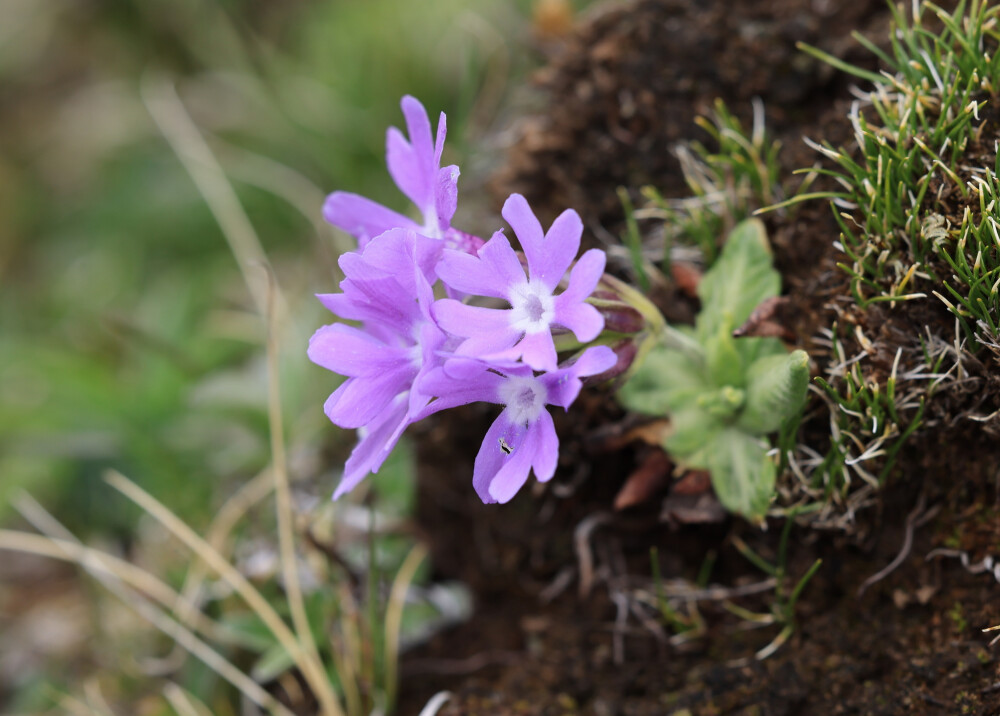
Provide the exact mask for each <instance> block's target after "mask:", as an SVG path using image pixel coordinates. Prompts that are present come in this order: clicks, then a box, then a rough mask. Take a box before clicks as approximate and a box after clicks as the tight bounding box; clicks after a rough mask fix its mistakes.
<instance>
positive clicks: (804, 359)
mask: <svg viewBox="0 0 1000 716" xmlns="http://www.w3.org/2000/svg"><path fill="white" fill-rule="evenodd" d="M808 388H809V356H808V355H807V354H806V352H805V351H801V350H799V351H793V352H792V353H789V354H786V355H774V356H767V357H765V358H761V359H760V360H758V361H756V362H755V363H754V364H753V365H752V366H750V370H748V371H747V388H746V403H745V407H744V409H743V413H742V414H741V415H740V419H739V421H738V422H737V425H738V426H739V427H740V428H741V429H743V430H746V431H747V432H749V433H753V434H757V435H763V434H765V433H769V432H772V431H774V430H777V429H778V428H779V427H780V426H781V423H783V422H784V421H785V420H787V419H788V418H790V417H791V416H793V415H794V414H795V413H796V412H797V411H798V410H799V408H800V407H801V406H802V402H803V401H804V400H805V398H806V391H807V390H808Z"/></svg>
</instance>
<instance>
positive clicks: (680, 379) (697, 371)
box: [618, 344, 712, 416]
mask: <svg viewBox="0 0 1000 716" xmlns="http://www.w3.org/2000/svg"><path fill="white" fill-rule="evenodd" d="M711 388H712V386H711V385H710V384H709V383H708V382H707V380H706V377H705V371H704V368H703V366H702V365H700V362H699V361H698V360H697V359H695V358H694V357H692V356H690V355H688V354H687V353H683V352H681V351H678V350H674V349H671V348H668V347H667V346H664V345H663V344H659V345H656V346H654V347H653V348H652V349H651V350H650V351H649V353H648V354H647V355H646V356H645V360H643V362H642V364H641V365H639V366H638V367H637V368H636V370H635V373H633V375H632V378H631V379H630V380H629V381H628V382H627V383H626V384H625V385H623V386H622V388H621V390H619V391H618V400H619V402H621V404H622V405H623V406H625V407H626V408H627V409H629V410H632V411H635V412H637V413H644V414H646V415H657V416H660V415H667V414H669V413H672V412H674V411H676V410H681V409H683V408H684V407H685V406H686V405H689V404H691V403H692V402H694V400H696V399H697V397H698V396H699V395H701V394H702V393H704V392H705V391H706V390H711Z"/></svg>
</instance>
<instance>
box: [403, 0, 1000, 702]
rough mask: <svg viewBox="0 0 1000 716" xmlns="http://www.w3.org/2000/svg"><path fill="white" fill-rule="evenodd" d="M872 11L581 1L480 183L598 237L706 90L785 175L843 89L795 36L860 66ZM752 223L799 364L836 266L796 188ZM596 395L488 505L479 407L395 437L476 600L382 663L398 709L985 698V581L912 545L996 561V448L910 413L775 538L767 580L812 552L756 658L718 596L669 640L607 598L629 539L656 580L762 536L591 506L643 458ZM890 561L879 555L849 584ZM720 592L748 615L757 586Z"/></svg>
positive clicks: (759, 0)
mask: <svg viewBox="0 0 1000 716" xmlns="http://www.w3.org/2000/svg"><path fill="white" fill-rule="evenodd" d="M887 26H888V11H887V9H886V6H885V5H884V4H883V3H882V2H881V0H866V1H864V2H856V3H836V2H825V1H821V0H747V1H744V2H735V3H727V2H718V1H716V2H695V0H689V1H684V0H655V1H654V0H641V1H640V2H632V3H626V4H620V5H616V6H614V7H612V8H610V9H607V10H605V11H603V12H600V13H598V14H595V15H594V16H593V17H592V18H591V19H590V20H589V21H587V22H585V23H583V24H582V25H581V27H579V28H578V29H577V30H576V31H575V32H574V33H573V34H572V36H570V37H569V38H567V39H566V41H565V44H564V47H563V48H562V50H561V52H560V53H559V54H558V55H557V56H556V57H555V58H554V59H553V60H552V62H551V64H550V65H549V67H547V68H546V69H545V70H544V71H542V72H541V73H540V76H539V80H540V84H541V88H542V90H543V91H544V92H545V93H546V95H547V98H548V99H547V110H546V112H545V113H544V115H542V116H538V117H534V118H531V119H530V120H529V121H528V122H527V124H526V127H525V129H524V131H523V135H522V137H521V139H520V140H519V142H518V143H517V145H516V146H515V147H514V148H513V150H512V151H511V154H510V158H509V162H508V166H507V168H506V169H505V170H504V171H503V172H502V173H501V175H500V176H499V177H498V178H497V180H496V188H497V191H498V194H500V195H506V194H507V193H509V192H511V191H519V192H521V193H524V194H525V195H526V196H527V198H528V200H529V202H531V204H532V206H533V208H535V209H536V210H537V211H538V212H539V214H540V215H541V216H542V217H543V221H545V220H551V219H552V218H553V217H554V216H555V215H556V214H557V213H558V212H560V211H562V210H563V209H564V208H566V207H567V206H572V207H574V208H576V209H577V210H578V211H580V213H581V214H582V215H583V216H584V221H585V223H586V224H587V226H589V227H594V226H595V225H597V224H601V225H604V226H606V227H608V228H611V229H616V228H617V224H618V222H620V219H621V210H620V206H619V204H618V199H617V197H616V195H615V189H616V187H617V186H619V185H623V186H627V187H629V188H630V189H635V188H637V187H639V186H641V185H644V184H653V185H655V186H657V187H659V188H661V189H662V190H663V192H664V194H665V195H667V196H683V195H684V194H685V190H684V186H683V181H682V178H681V175H680V171H679V167H678V165H677V162H676V159H675V158H674V155H673V154H672V153H671V151H670V148H671V145H672V144H673V143H674V142H676V141H678V140H682V139H692V138H699V139H704V137H703V136H701V135H700V130H698V129H697V128H696V126H695V124H694V123H693V119H694V117H695V116H696V115H698V114H702V113H704V112H706V111H707V110H709V109H710V107H711V104H712V102H714V100H715V99H716V98H717V97H721V98H722V99H723V100H724V101H725V102H726V103H727V104H728V105H729V107H730V109H732V110H733V111H734V112H736V113H737V114H741V115H743V116H746V115H748V114H749V102H750V99H751V98H752V97H754V96H759V97H761V98H762V99H763V101H764V104H765V107H766V110H767V119H768V127H769V128H770V129H771V131H772V132H773V133H774V134H775V135H776V136H777V137H778V138H780V139H782V140H783V143H784V146H785V149H784V150H783V153H782V165H783V170H784V172H785V173H786V174H787V173H789V172H791V170H793V169H796V168H799V167H802V166H808V165H810V164H812V163H813V162H814V161H815V159H816V157H815V154H814V153H812V152H811V150H809V149H808V148H806V147H804V145H803V144H802V142H801V137H802V136H803V135H805V136H810V137H813V138H825V139H828V140H829V141H831V142H832V143H833V144H834V145H837V144H841V143H846V142H847V141H848V139H849V131H850V128H849V126H848V125H847V122H846V120H845V114H846V106H845V105H844V101H845V99H846V98H847V97H848V94H847V86H848V84H849V81H848V80H847V79H845V78H844V77H843V76H842V75H840V74H837V73H834V72H832V71H830V70H829V69H828V68H826V67H824V66H822V65H820V64H818V63H816V62H815V61H813V60H812V59H810V58H808V57H806V56H805V55H803V54H802V53H800V52H798V51H797V50H796V49H795V43H796V42H798V41H804V42H807V43H810V44H813V45H816V46H818V47H820V48H822V49H824V50H826V51H827V52H830V53H831V54H834V55H836V56H840V57H846V58H847V59H848V60H849V61H851V62H854V63H859V64H864V65H866V66H869V67H872V66H874V65H873V63H872V62H871V60H870V58H869V57H868V55H867V53H865V52H864V51H862V50H861V49H860V48H859V46H858V45H857V43H856V42H855V41H854V40H852V39H851V37H850V34H851V32H852V31H854V30H858V31H861V32H863V33H865V34H866V35H868V36H869V37H871V38H872V39H873V40H874V41H876V42H880V41H882V39H883V38H884V37H885V36H886V28H887ZM768 230H769V233H770V235H771V238H772V241H773V243H774V246H775V250H776V257H777V262H778V266H779V269H780V270H781V271H782V273H783V275H784V277H785V287H786V291H787V292H788V293H789V295H790V297H791V304H792V306H793V311H792V315H791V317H790V321H791V324H792V326H793V327H794V331H795V333H796V334H797V335H798V337H799V342H800V345H802V346H804V347H806V348H807V349H808V350H809V351H810V352H811V353H812V354H814V357H815V356H819V357H821V354H822V351H823V350H825V349H824V347H823V346H822V345H820V344H818V343H816V342H814V338H815V336H816V333H817V330H818V328H819V327H822V326H825V325H829V321H830V319H831V311H832V310H833V309H831V304H832V303H836V301H837V298H838V296H844V295H846V280H845V277H844V275H843V274H842V272H839V271H838V270H837V269H836V267H835V262H836V261H837V260H839V258H838V257H837V256H836V254H835V249H834V247H833V244H834V241H835V240H836V239H837V236H838V231H837V227H836V225H835V223H834V222H833V220H832V218H831V216H830V211H829V208H828V207H827V206H825V205H823V204H821V203H818V204H816V205H807V206H804V207H802V208H801V209H800V210H799V211H797V212H795V213H794V214H793V215H791V216H788V215H779V214H774V215H770V216H769V218H768ZM921 310H924V309H921ZM928 310H930V315H923V314H921V315H915V314H914V315H911V314H906V313H905V312H904V313H897V314H891V315H890V313H889V312H888V309H885V308H879V309H878V310H873V311H870V312H868V313H867V314H865V315H863V316H861V317H860V320H862V321H863V322H864V325H865V326H866V331H868V332H869V333H870V334H871V335H876V334H878V331H879V329H880V328H881V329H882V331H883V334H884V335H885V336H887V339H886V340H889V339H890V338H891V334H892V331H893V330H897V329H898V330H910V329H911V328H912V327H913V326H914V325H918V324H919V325H923V324H926V323H931V324H933V325H938V324H940V325H942V326H944V325H945V324H947V330H949V331H950V330H951V329H952V323H951V320H950V319H949V318H948V317H947V314H946V313H942V312H939V311H937V309H936V308H932V309H928ZM609 403H610V401H607V400H603V399H602V398H601V397H600V396H594V395H590V396H589V397H588V396H587V395H585V396H584V397H583V398H582V399H581V401H579V403H578V404H577V405H576V406H574V408H573V409H572V411H571V413H570V414H569V415H568V416H565V417H564V419H562V420H558V419H557V428H558V429H559V432H560V436H561V439H562V444H563V449H562V455H561V458H560V470H559V473H558V475H557V477H556V479H555V480H554V481H553V484H551V485H550V486H548V487H546V488H540V487H537V486H536V488H537V489H534V490H531V489H525V490H524V491H523V492H522V494H521V495H520V496H519V497H518V498H517V499H515V500H514V501H513V502H512V503H511V504H509V505H506V506H503V507H498V506H484V505H482V504H480V503H479V501H478V499H477V498H476V496H475V494H474V492H473V491H472V490H471V486H470V484H469V483H470V476H471V474H472V461H473V458H474V455H475V452H476V450H477V448H478V445H479V443H480V441H481V439H482V435H483V433H484V432H485V429H486V427H487V426H488V424H489V422H490V420H492V418H493V417H494V415H495V413H494V411H492V410H491V409H490V408H489V407H485V406H473V407H471V408H470V409H468V410H465V411H459V412H457V413H455V414H453V415H450V416H449V415H444V416H442V419H441V420H440V421H439V422H437V423H435V424H433V425H431V426H430V427H427V428H425V429H424V432H423V433H422V434H420V435H419V436H418V444H419V446H420V447H419V458H420V483H419V520H420V523H421V525H422V527H423V529H424V530H426V532H427V534H428V537H429V539H430V541H431V544H432V548H433V563H434V567H435V570H436V573H437V574H438V575H439V576H441V577H447V578H458V579H462V580H463V581H465V582H466V583H468V584H469V585H470V586H471V587H472V589H473V590H474V592H475V594H476V598H477V612H476V616H475V617H474V618H473V620H472V621H471V622H470V623H469V624H466V625H464V626H462V627H460V628H458V629H456V630H453V631H452V632H449V633H446V634H443V635H440V636H438V637H437V638H436V639H435V640H434V641H433V642H432V643H431V644H429V645H427V646H426V647H424V648H422V649H421V650H419V652H417V653H412V654H410V655H409V656H408V657H407V659H406V660H405V661H404V664H403V674H404V683H403V697H404V700H403V703H404V706H403V709H402V712H403V713H404V714H406V713H413V714H416V713H418V712H419V710H420V707H421V706H422V705H423V703H425V702H426V700H427V698H428V697H429V696H430V695H431V694H433V693H434V692H436V691H438V690H441V689H447V690H449V691H451V692H453V694H454V695H453V697H452V699H451V701H450V702H449V703H448V705H447V706H445V708H444V709H443V710H442V711H441V712H440V713H442V714H450V715H451V716H456V715H458V714H489V715H497V714H576V713H580V714H595V715H596V714H602V715H603V714H623V715H625V714H628V715H636V716H638V715H643V714H705V715H708V714H925V713H926V714H958V713H963V714H978V715H980V716H987V715H990V714H1000V645H997V646H994V647H990V646H989V645H988V642H989V637H988V636H986V635H984V634H983V633H982V632H981V630H982V629H983V628H985V627H987V626H990V625H993V624H997V623H1000V585H998V583H997V581H1000V578H998V579H994V576H993V575H992V574H989V573H971V572H970V571H968V570H967V569H965V568H964V567H963V565H962V562H961V560H960V558H959V557H956V556H953V553H952V552H949V553H946V554H944V555H941V556H932V557H931V558H930V559H927V555H928V554H929V553H930V552H931V550H933V549H935V548H942V547H947V548H949V549H953V550H958V551H961V552H963V553H964V554H966V555H967V559H968V560H969V564H970V566H974V565H975V564H977V563H979V562H980V560H983V559H984V558H988V557H990V556H991V555H992V557H993V558H994V559H1000V481H998V480H997V479H996V477H995V475H996V465H997V464H998V463H1000V450H998V449H997V447H996V446H995V445H994V444H993V441H992V440H991V439H988V438H987V437H986V436H985V435H984V434H983V433H982V431H979V432H978V433H970V431H969V430H967V429H966V430H964V431H962V432H956V431H954V430H952V431H950V432H945V431H944V430H943V429H942V430H931V431H927V432H926V433H925V434H924V435H923V436H922V440H921V445H920V449H919V450H915V451H913V455H910V456H907V457H906V459H904V460H902V461H901V465H902V469H901V473H902V474H901V475H900V477H899V478H898V479H897V480H896V481H895V482H894V483H893V485H892V486H890V488H889V489H888V490H886V491H885V492H884V493H883V494H882V495H881V496H880V498H879V500H878V502H877V504H876V505H875V506H874V507H873V508H871V509H869V510H867V511H866V512H865V513H863V514H861V515H859V516H858V519H857V522H856V524H855V526H854V528H853V529H852V531H851V533H850V534H842V533H834V532H819V531H815V530H805V529H799V528H796V529H795V530H794V531H793V535H792V548H791V550H790V559H789V573H790V574H792V575H801V574H803V573H804V572H805V570H806V569H807V568H808V567H809V566H810V565H811V564H812V563H813V562H814V561H815V560H816V559H818V558H821V559H822V560H823V565H822V567H821V569H820V570H819V572H818V573H817V575H816V577H815V578H814V579H813V581H812V582H811V583H810V584H809V586H808V587H807V589H806V591H805V592H804V594H803V597H802V600H801V601H800V602H799V606H798V609H797V618H798V628H797V630H796V631H795V633H794V635H793V636H792V638H791V639H790V641H789V642H788V643H786V644H785V645H784V646H783V647H782V648H780V649H779V650H778V651H777V652H776V653H775V654H774V655H773V656H771V657H770V658H769V659H767V660H764V661H757V660H755V659H754V658H753V654H754V652H755V650H757V649H760V648H761V647H763V646H765V645H766V644H768V642H769V641H770V640H771V639H773V638H774V636H775V635H776V633H777V630H778V627H775V626H770V627H764V628H759V629H748V628H747V627H748V626H749V624H748V622H747V621H746V620H742V619H739V618H737V617H735V616H733V615H732V614H731V613H730V612H728V611H726V609H724V608H723V606H722V600H721V599H714V600H713V599H708V600H706V601H705V602H703V603H702V606H701V613H702V616H703V617H704V620H705V622H706V624H707V628H706V632H705V634H704V635H703V636H701V637H699V638H696V639H693V640H691V641H688V642H686V643H683V644H678V643H676V640H673V641H670V640H669V639H668V638H667V637H668V636H669V631H667V632H666V633H664V630H663V629H662V625H658V624H650V623H648V622H644V621H643V620H642V619H639V618H638V617H637V615H636V614H635V613H634V612H633V611H630V608H629V604H628V602H627V601H626V600H623V598H622V595H623V594H624V593H625V592H627V591H628V590H630V589H633V588H634V587H635V586H636V585H637V584H643V583H647V582H648V581H649V576H650V553H649V550H650V547H654V546H655V547H656V548H657V549H658V552H659V555H660V570H661V571H662V573H663V578H664V579H665V580H670V579H673V578H679V577H680V578H685V579H687V580H689V581H693V580H694V579H695V576H696V575H697V574H698V571H699V568H700V567H701V565H702V564H703V563H704V561H705V558H706V555H708V554H714V555H716V561H715V563H714V566H713V568H712V572H711V579H710V581H711V583H713V584H718V585H724V586H723V587H722V589H723V590H725V589H730V590H732V589H743V588H746V585H748V584H752V583H756V582H760V581H761V580H762V579H764V576H765V575H763V574H762V573H761V572H760V571H759V570H757V569H756V568H754V567H753V566H751V565H749V564H748V563H747V561H746V560H745V559H744V558H743V557H741V556H740V555H739V554H738V553H737V551H736V550H735V549H734V547H733V542H732V541H733V538H734V537H735V536H739V537H741V538H742V539H744V540H745V541H747V542H748V543H749V544H751V545H752V546H753V548H754V549H755V550H757V551H758V552H759V553H762V554H765V555H768V556H769V557H773V556H774V554H775V552H776V549H777V544H778V535H777V534H775V533H776V532H777V531H778V530H776V529H773V528H772V530H771V532H770V533H760V532H758V531H755V530H752V529H750V528H748V527H747V526H746V525H745V524H743V523H741V522H739V521H728V522H724V523H721V524H718V523H717V524H706V525H684V526H681V527H671V526H669V525H668V524H665V523H663V522H661V521H660V519H659V514H658V512H659V505H651V504H649V505H644V506H640V507H638V508H635V509H633V510H630V511H627V512H624V513H614V512H613V510H612V504H613V501H614V496H615V494H616V492H617V491H618V489H619V488H620V487H621V485H622V483H623V481H624V479H625V477H626V476H627V475H628V474H629V473H630V472H632V471H633V470H634V468H635V465H636V462H637V460H638V459H641V457H642V455H641V453H638V451H637V452H636V454H634V453H633V451H632V450H631V449H625V450H619V451H606V450H605V451H602V450H600V449H599V448H600V446H599V445H598V444H596V443H595V440H594V433H593V431H594V428H595V427H596V426H598V425H602V424H607V422H608V421H609V420H617V419H619V418H620V417H621V415H620V412H618V411H617V409H616V408H614V407H613V406H612V405H610V404H609ZM941 425H943V421H942V422H941ZM775 527H780V525H775ZM899 554H902V559H901V562H900V565H899V566H898V568H897V569H896V570H895V571H893V572H892V573H891V574H890V575H888V576H887V577H886V578H884V579H882V580H880V581H878V582H877V583H875V584H873V585H872V586H871V587H870V588H869V589H867V590H866V591H865V592H864V594H863V595H862V596H858V591H859V589H860V588H861V587H862V585H863V584H864V583H865V581H866V580H867V579H868V578H869V577H871V576H872V575H874V574H875V573H877V572H879V570H881V569H882V568H884V567H885V566H886V565H888V564H889V563H890V562H892V561H893V560H894V558H896V557H897V555H899ZM581 583H584V584H587V583H589V584H590V585H591V588H590V589H589V590H585V589H581V588H580V585H581ZM584 591H586V592H588V593H587V594H583V593H582V592H584ZM734 601H736V602H738V604H739V605H740V606H742V607H744V608H748V609H756V610H758V611H760V610H766V609H767V608H768V607H769V605H770V595H769V593H767V592H765V593H762V594H759V595H757V596H750V597H740V598H734Z"/></svg>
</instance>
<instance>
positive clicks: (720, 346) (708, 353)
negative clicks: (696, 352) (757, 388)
mask: <svg viewBox="0 0 1000 716" xmlns="http://www.w3.org/2000/svg"><path fill="white" fill-rule="evenodd" d="M737 342H738V341H737V340H736V339H735V338H733V329H732V323H731V322H730V321H728V320H722V321H720V322H719V325H718V328H717V329H716V331H715V333H714V334H713V335H710V336H707V338H706V341H705V344H704V345H705V362H706V364H707V368H708V377H709V380H710V381H711V383H712V385H715V386H718V387H720V388H721V387H722V386H725V385H731V386H733V387H736V388H742V387H743V386H744V384H745V382H746V368H745V366H748V365H750V363H749V362H746V363H745V362H744V360H743V357H742V355H741V354H740V350H739V349H738V348H737V345H736V344H737Z"/></svg>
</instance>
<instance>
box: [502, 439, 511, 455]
mask: <svg viewBox="0 0 1000 716" xmlns="http://www.w3.org/2000/svg"><path fill="white" fill-rule="evenodd" d="M499 442H500V449H501V450H503V451H504V454H505V455H510V454H511V453H512V452H514V446H513V445H509V444H508V443H507V441H506V440H504V439H503V438H500V440H499Z"/></svg>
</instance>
